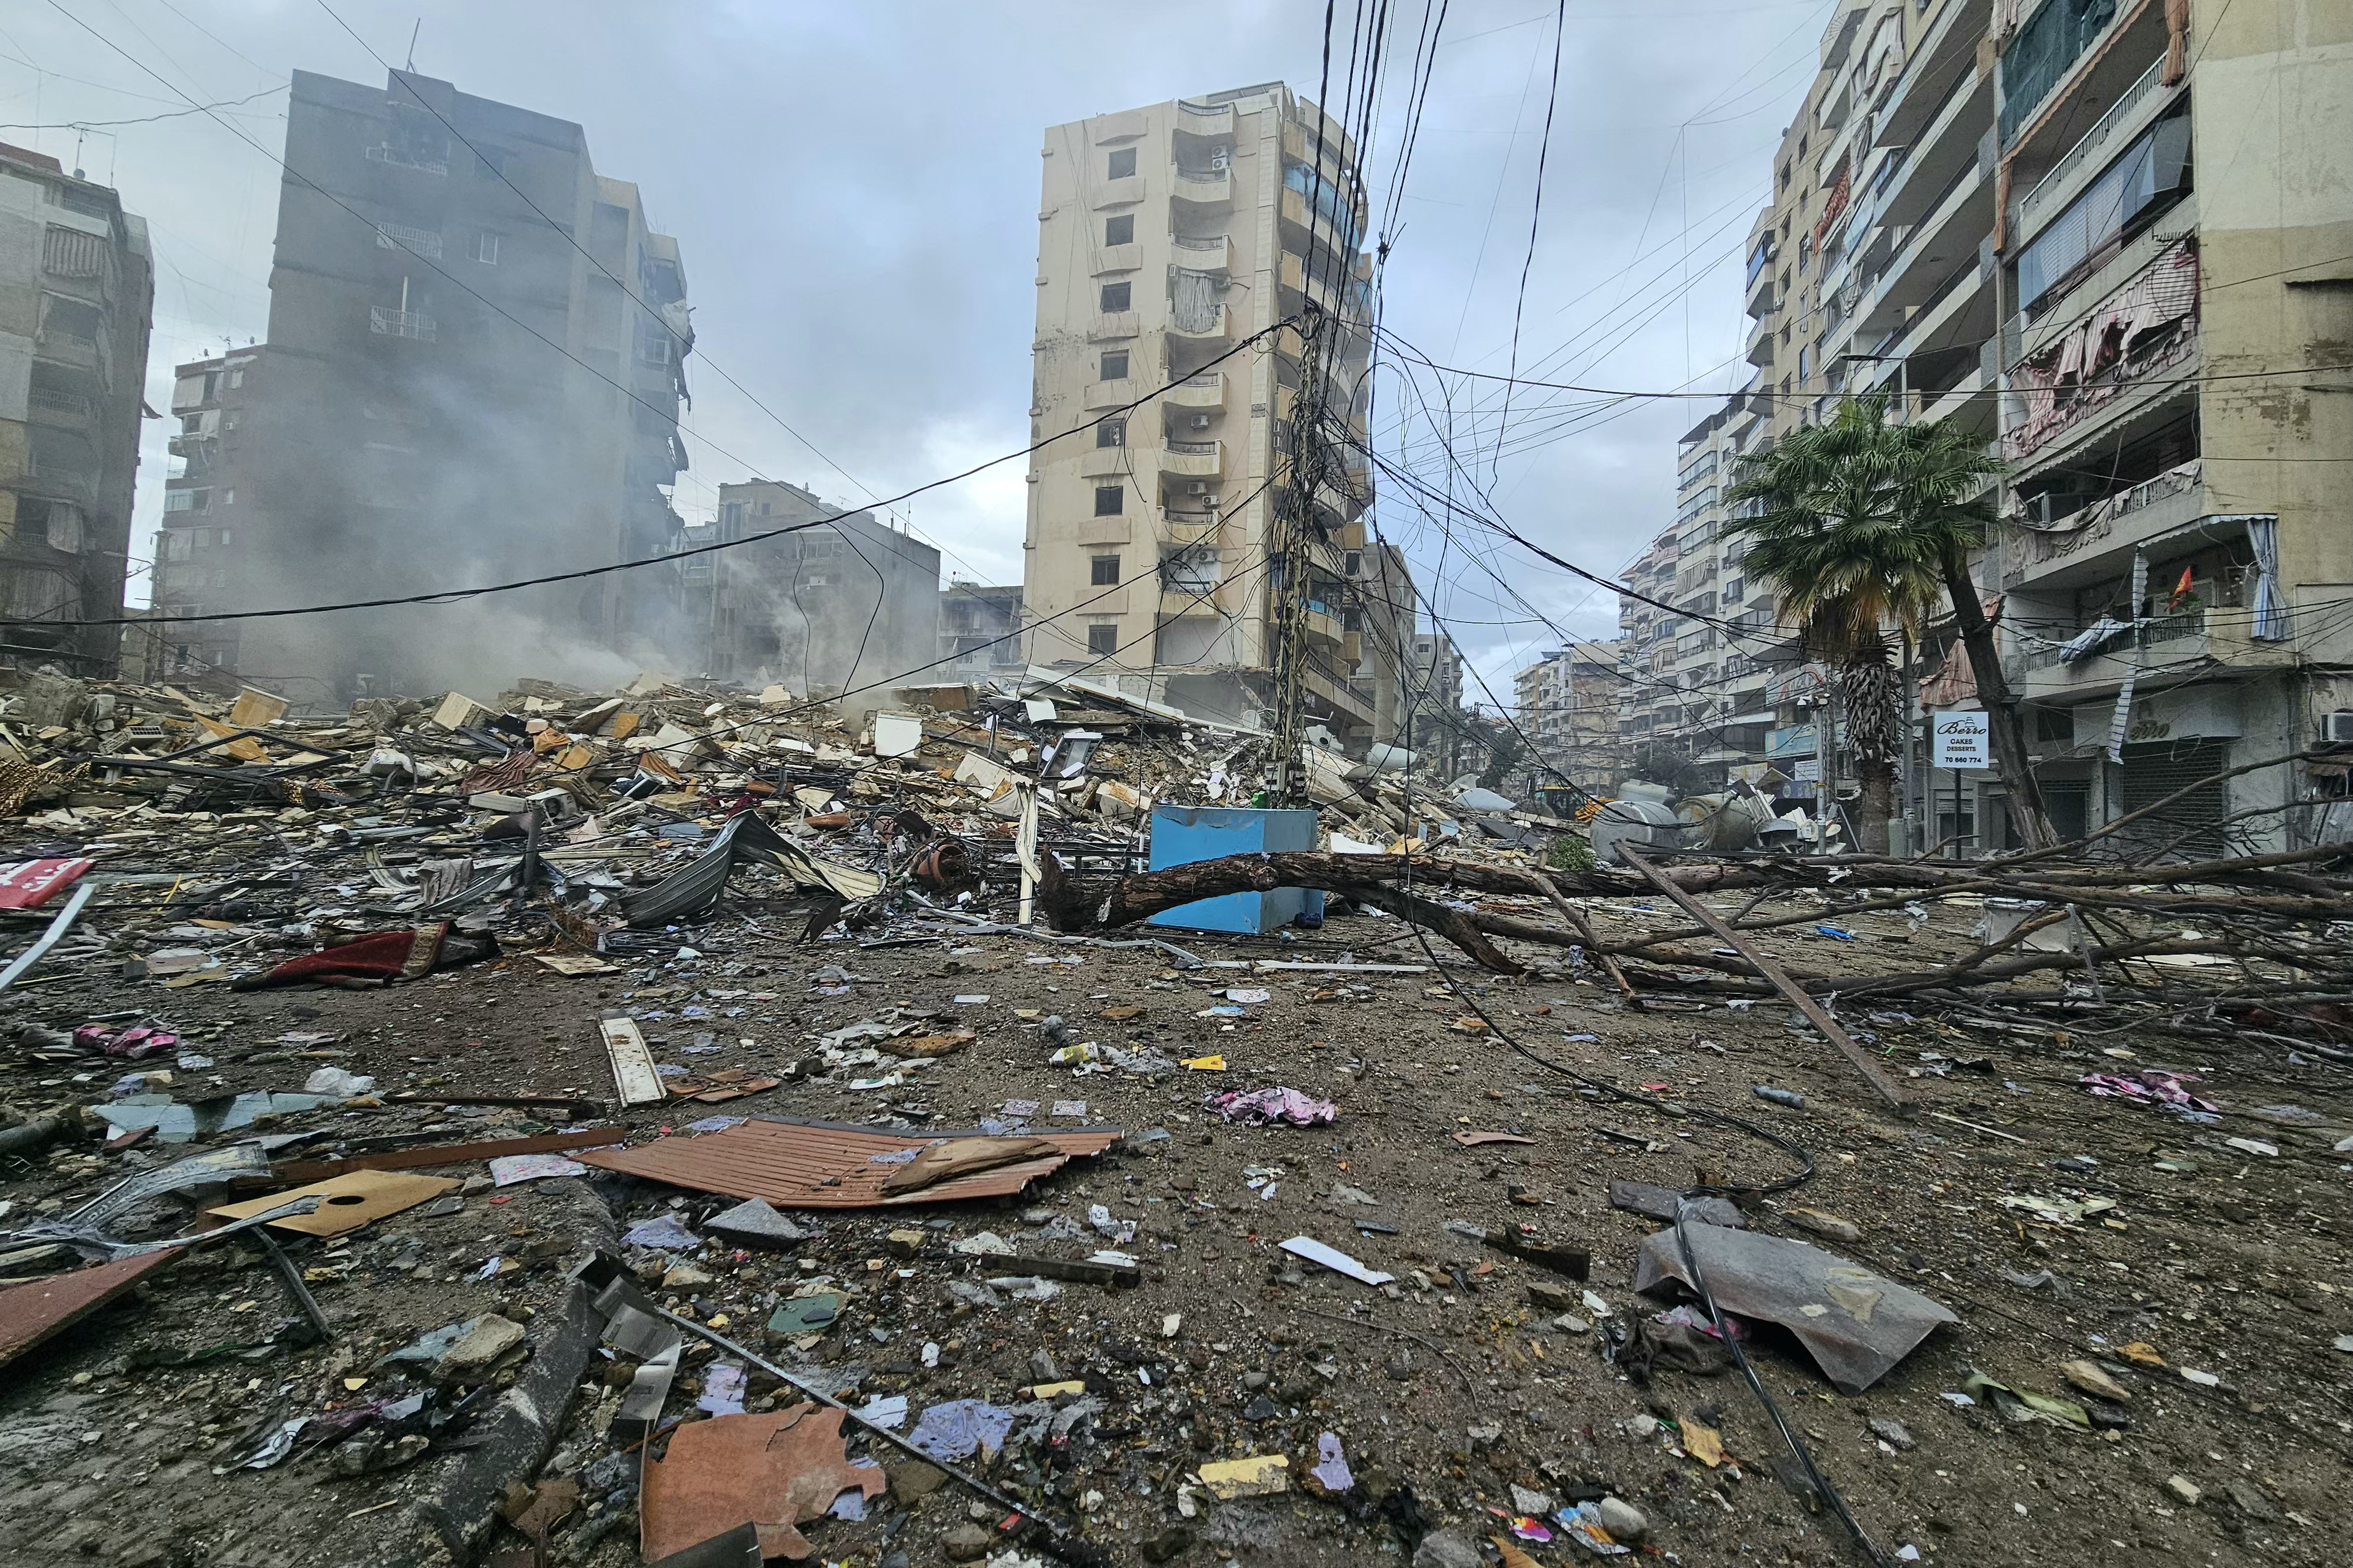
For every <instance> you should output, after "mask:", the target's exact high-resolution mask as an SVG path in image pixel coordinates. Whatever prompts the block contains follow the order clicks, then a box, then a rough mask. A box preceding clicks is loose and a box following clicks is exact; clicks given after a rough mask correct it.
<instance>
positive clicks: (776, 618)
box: [681, 479, 948, 708]
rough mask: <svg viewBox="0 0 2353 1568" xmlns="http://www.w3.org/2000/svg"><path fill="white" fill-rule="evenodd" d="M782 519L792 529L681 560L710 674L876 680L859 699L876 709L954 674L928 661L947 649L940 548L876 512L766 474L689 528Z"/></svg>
mask: <svg viewBox="0 0 2353 1568" xmlns="http://www.w3.org/2000/svg"><path fill="white" fill-rule="evenodd" d="M818 519H825V520H827V521H821V522H820V521H817V520H818ZM780 529H790V530H792V531H790V532H787V533H784V534H781V535H780V536H779V537H777V538H775V539H765V540H759V541H758V542H755V543H750V544H743V545H738V546H736V547H735V548H733V549H731V550H716V551H712V552H710V553H708V554H704V555H699V556H694V557H691V558H690V559H689V560H687V561H684V562H682V563H681V568H682V574H683V578H684V583H685V594H686V615H685V616H684V619H685V620H686V621H687V623H688V624H689V625H691V626H696V627H697V628H699V631H700V635H701V637H702V647H703V649H704V655H703V658H702V673H704V674H707V675H710V676H712V677H714V678H715V679H721V680H731V681H741V682H744V683H747V684H761V683H766V682H770V681H774V682H777V683H780V684H782V685H783V686H785V687H786V688H787V689H790V690H792V691H794V692H797V693H799V694H800V695H802V696H817V697H836V696H839V695H841V694H842V693H843V692H846V691H852V690H857V689H866V691H865V693H864V694H865V696H866V697H867V700H866V701H865V702H864V703H862V704H856V703H854V704H853V706H854V707H856V706H863V707H867V708H871V707H876V706H888V694H889V692H888V689H889V688H890V687H891V686H892V685H895V684H898V683H899V682H900V681H901V680H902V679H907V680H912V681H914V682H923V681H929V680H934V679H948V678H946V677H941V676H935V675H934V673H933V672H932V670H931V668H929V667H930V666H931V664H932V661H933V660H934V659H936V658H939V620H940V552H938V551H937V550H934V548H932V546H930V545H928V544H923V543H921V542H917V541H915V540H913V539H911V538H909V537H908V536H907V535H906V534H904V533H902V532H901V531H899V530H897V529H895V528H892V527H890V526H888V525H886V524H884V523H881V522H878V521H875V518H874V514H873V513H872V512H867V511H857V512H848V513H844V512H843V510H842V509H841V508H839V507H837V506H832V505H829V504H828V503H827V502H826V501H824V500H821V499H820V498H819V497H818V495H817V494H816V493H815V492H813V491H810V490H806V489H802V488H801V487H800V486H798V485H791V484H786V483H783V482H782V481H780V480H775V479H758V480H754V481H752V482H750V483H748V484H739V485H722V486H720V487H719V519H718V521H717V522H716V523H715V524H714V525H713V527H712V530H710V531H711V532H713V533H715V535H716V537H715V538H712V539H707V540H697V541H695V542H701V543H724V542H728V541H731V540H739V539H752V538H756V536H758V535H760V534H764V533H770V532H775V531H777V530H780ZM702 532H704V531H703V530H694V531H690V533H689V534H688V535H687V537H689V538H691V537H692V536H693V534H696V533H702ZM909 671H919V673H916V674H913V675H912V676H911V675H909V673H908V672H909Z"/></svg>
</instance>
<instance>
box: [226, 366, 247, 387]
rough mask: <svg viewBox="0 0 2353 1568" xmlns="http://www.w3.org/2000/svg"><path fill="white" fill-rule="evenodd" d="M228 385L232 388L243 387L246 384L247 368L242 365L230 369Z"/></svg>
mask: <svg viewBox="0 0 2353 1568" xmlns="http://www.w3.org/2000/svg"><path fill="white" fill-rule="evenodd" d="M228 384H230V385H231V386H243V385H244V384H245V366H243V365H241V364H240V365H232V366H230V367H229V373H228Z"/></svg>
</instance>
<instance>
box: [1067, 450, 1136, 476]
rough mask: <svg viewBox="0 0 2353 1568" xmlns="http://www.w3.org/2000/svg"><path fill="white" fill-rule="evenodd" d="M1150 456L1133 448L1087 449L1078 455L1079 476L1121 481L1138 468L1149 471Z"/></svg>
mask: <svg viewBox="0 0 2353 1568" xmlns="http://www.w3.org/2000/svg"><path fill="white" fill-rule="evenodd" d="M1151 466H1152V454H1151V453H1150V452H1149V451H1144V452H1139V451H1137V450H1136V448H1134V447H1088V448H1086V450H1085V451H1083V452H1082V453H1081V454H1080V455H1079V476H1080V477H1081V478H1082V479H1123V478H1125V477H1126V476H1128V475H1130V474H1133V473H1134V472H1135V471H1136V470H1137V469H1138V468H1143V469H1145V470H1146V471H1149V470H1150V468H1151Z"/></svg>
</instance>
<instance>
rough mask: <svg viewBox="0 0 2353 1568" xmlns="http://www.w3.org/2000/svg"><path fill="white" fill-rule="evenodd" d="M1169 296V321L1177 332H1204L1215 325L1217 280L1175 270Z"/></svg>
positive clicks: (1205, 275)
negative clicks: (1173, 322) (1172, 322)
mask: <svg viewBox="0 0 2353 1568" xmlns="http://www.w3.org/2000/svg"><path fill="white" fill-rule="evenodd" d="M1170 293H1171V299H1170V300H1169V305H1170V312H1169V313H1170V318H1171V320H1173V321H1175V323H1176V330H1177V331H1180V332H1206V331H1208V330H1209V329H1210V328H1212V327H1214V326H1216V325H1217V324H1218V280H1217V279H1216V278H1215V277H1214V276H1212V275H1211V274H1209V273H1207V272H1194V271H1190V270H1188V269H1187V268H1182V267H1179V268H1176V283H1175V285H1174V286H1173V288H1172V289H1171V290H1170Z"/></svg>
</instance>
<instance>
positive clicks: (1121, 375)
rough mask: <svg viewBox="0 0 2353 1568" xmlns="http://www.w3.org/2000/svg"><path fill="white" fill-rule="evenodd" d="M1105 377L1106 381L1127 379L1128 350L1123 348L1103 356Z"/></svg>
mask: <svg viewBox="0 0 2353 1568" xmlns="http://www.w3.org/2000/svg"><path fill="white" fill-rule="evenodd" d="M1103 379H1104V380H1105V381H1125V380H1126V379H1127V351H1126V350H1125V349H1121V350H1119V351H1117V352H1116V353H1107V354H1105V355H1103Z"/></svg>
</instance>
